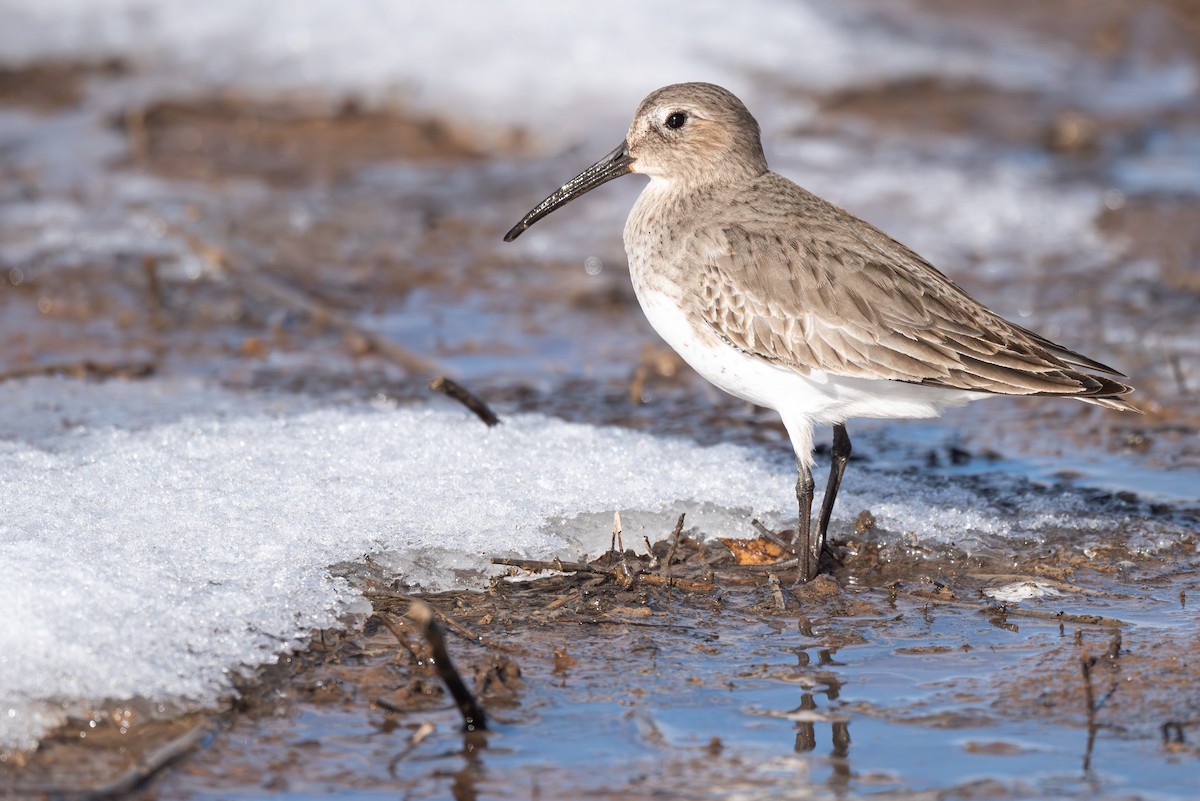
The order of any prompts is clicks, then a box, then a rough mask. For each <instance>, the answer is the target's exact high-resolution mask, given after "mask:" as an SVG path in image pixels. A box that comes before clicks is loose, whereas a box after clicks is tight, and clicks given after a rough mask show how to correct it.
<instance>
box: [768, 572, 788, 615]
mask: <svg viewBox="0 0 1200 801" xmlns="http://www.w3.org/2000/svg"><path fill="white" fill-rule="evenodd" d="M767 584H769V585H771V593H772V594H773V595H774V596H775V608H776V609H778V610H779V611H780V612H782V611H784V610H785V609H787V604H786V603H785V602H784V600H783V588H782V587H780V586H779V577H778V576H776V575H775V574H774V573H768V574H767Z"/></svg>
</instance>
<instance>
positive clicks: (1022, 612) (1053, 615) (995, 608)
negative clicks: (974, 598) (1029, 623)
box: [980, 604, 1128, 628]
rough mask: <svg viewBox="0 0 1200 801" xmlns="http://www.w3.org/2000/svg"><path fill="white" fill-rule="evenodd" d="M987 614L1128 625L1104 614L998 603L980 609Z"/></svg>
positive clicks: (1096, 624)
mask: <svg viewBox="0 0 1200 801" xmlns="http://www.w3.org/2000/svg"><path fill="white" fill-rule="evenodd" d="M980 611H981V612H983V613H984V614H986V615H1003V616H1005V617H1033V618H1038V619H1040V620H1056V621H1059V622H1064V623H1083V624H1085V625H1088V626H1105V627H1108V628H1116V627H1118V626H1125V625H1128V624H1127V623H1126V622H1125V621H1124V620H1119V619H1117V618H1115V617H1103V616H1102V615H1076V614H1073V613H1071V612H1046V611H1043V610H1041V609H1025V608H1023V607H1020V606H1009V605H1007V604H996V605H992V606H986V607H984V608H983V609H981V610H980Z"/></svg>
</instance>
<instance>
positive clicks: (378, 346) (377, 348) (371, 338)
mask: <svg viewBox="0 0 1200 801" xmlns="http://www.w3.org/2000/svg"><path fill="white" fill-rule="evenodd" d="M167 230H168V231H169V232H170V233H171V234H174V235H175V236H178V237H180V238H182V239H183V240H184V242H185V243H186V244H187V246H188V248H189V249H191V251H192V253H193V254H194V255H195V256H197V257H198V258H200V259H202V260H203V261H205V262H207V263H208V264H210V265H212V266H213V267H216V268H219V269H220V270H221V271H223V272H224V273H225V274H226V275H228V276H229V277H230V278H231V279H232V280H234V281H235V282H236V283H237V284H239V285H240V286H241V287H242V289H243V290H244V291H246V292H248V293H249V294H252V295H257V296H259V297H261V298H266V299H269V300H273V301H275V302H277V303H280V304H282V305H283V306H286V307H287V308H289V309H292V310H293V311H297V312H300V313H302V314H305V315H307V316H309V317H311V318H312V319H313V320H315V321H317V322H318V323H320V324H322V325H327V326H329V327H331V328H335V329H337V330H338V331H340V332H342V334H343V335H348V336H351V337H354V338H357V339H358V340H359V341H361V342H366V343H367V345H369V346H370V348H371V350H373V351H374V352H375V353H377V354H379V355H380V356H382V357H384V358H385V359H388V360H389V361H391V362H393V363H395V364H396V365H398V366H399V367H400V368H401V369H403V370H404V372H405V373H407V374H409V375H414V376H430V375H438V374H439V373H442V372H444V371H443V370H442V369H441V368H440V367H439V366H438V365H437V364H435V363H434V362H433V361H431V360H429V359H426V358H424V357H422V356H418V355H417V354H415V353H413V352H412V351H410V350H408V349H407V348H405V347H403V346H402V345H400V344H398V343H396V342H393V341H392V340H390V339H388V338H387V337H385V336H383V335H382V334H379V333H376V332H374V331H370V330H368V329H366V328H363V327H362V326H360V325H358V324H357V323H355V322H354V321H353V320H351V319H350V318H349V317H346V316H344V315H342V314H339V313H338V312H336V311H335V310H333V309H332V308H330V307H329V306H328V305H326V304H325V303H322V302H321V301H319V300H317V299H316V298H314V297H312V296H311V295H308V294H306V293H304V292H301V291H300V290H298V289H296V288H295V287H292V286H289V285H287V284H285V283H283V281H281V280H279V279H277V278H274V277H272V276H271V275H269V274H267V273H266V272H264V271H263V270H261V269H255V270H248V269H242V268H240V267H239V266H238V265H236V264H235V263H234V260H233V259H232V258H231V257H230V255H229V252H228V251H227V250H226V249H224V248H221V247H217V246H214V245H211V244H209V243H208V242H205V241H204V240H203V239H202V238H201V237H199V236H197V235H196V234H193V233H191V232H190V231H186V230H184V229H183V228H180V227H179V226H177V225H171V224H169V223H168V224H167Z"/></svg>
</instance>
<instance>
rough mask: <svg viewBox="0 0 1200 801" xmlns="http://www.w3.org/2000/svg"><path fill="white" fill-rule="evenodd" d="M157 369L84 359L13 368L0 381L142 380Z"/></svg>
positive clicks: (152, 365)
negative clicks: (41, 378)
mask: <svg viewBox="0 0 1200 801" xmlns="http://www.w3.org/2000/svg"><path fill="white" fill-rule="evenodd" d="M157 369H158V365H156V364H155V363H154V362H152V361H137V362H96V361H92V360H91V359H84V360H83V361H79V362H57V363H54V364H33V365H28V366H25V367H14V368H12V369H11V370H6V371H4V372H3V373H0V381H11V380H12V379H15V378H30V377H32V376H39V375H67V376H71V377H72V378H83V377H85V376H91V377H94V378H111V377H113V376H127V377H131V378H144V377H146V376H149V375H153V374H154V372H155V371H156V370H157Z"/></svg>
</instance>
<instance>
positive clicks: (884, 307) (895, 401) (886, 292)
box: [504, 83, 1137, 581]
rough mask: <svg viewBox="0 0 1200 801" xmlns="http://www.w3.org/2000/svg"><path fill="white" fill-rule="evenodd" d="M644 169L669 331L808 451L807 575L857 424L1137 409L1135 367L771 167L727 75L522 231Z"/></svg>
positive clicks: (651, 307)
mask: <svg viewBox="0 0 1200 801" xmlns="http://www.w3.org/2000/svg"><path fill="white" fill-rule="evenodd" d="M627 173H637V174H639V175H645V176H647V177H649V179H650V183H649V184H647V186H646V188H645V189H643V190H642V193H641V195H639V196H638V199H637V202H636V203H635V204H634V207H633V210H632V211H631V212H630V214H629V219H628V221H627V222H626V223H625V252H626V255H627V256H628V259H629V272H630V276H631V278H632V280H633V288H634V292H635V293H636V295H637V298H638V301H639V303H640V304H641V306H642V310H643V311H644V312H645V314H646V317H647V318H648V319H649V321H650V324H651V326H653V328H654V330H655V331H657V332H658V334H659V335H660V336H661V337H662V338H663V339H664V340H666V342H667V344H669V345H670V346H671V347H672V348H674V349H675V350H676V351H677V352H678V353H679V355H680V356H681V357H682V358H683V360H684V361H686V362H687V363H688V364H689V365H691V366H692V367H693V368H694V369H695V370H696V372H698V373H699V374H700V375H702V376H703V377H704V378H706V379H708V380H709V381H710V382H712V383H713V384H715V385H716V386H718V387H720V388H721V389H722V390H724V391H726V392H728V393H730V394H732V395H734V396H736V397H739V398H743V399H745V400H747V401H750V402H751V403H754V404H757V405H759V406H765V407H767V408H771V409H774V410H775V411H776V412H778V413H779V415H780V417H781V418H782V419H783V425H784V428H785V429H786V430H787V433H788V437H789V438H790V440H791V443H792V447H793V448H794V449H795V451H796V467H797V474H798V477H797V482H796V499H797V502H798V504H799V512H800V515H799V520H798V522H797V525H796V529H795V532H794V535H793V538H792V542H791V544H792V548H793V550H794V551H795V554H796V557H797V560H798V563H799V579H800V580H801V581H808V580H810V579H812V578H813V577H815V576H816V574H817V570H818V564H819V561H820V557H821V553H822V551H823V550H824V547H825V539H826V534H827V532H828V528H829V519H830V516H831V515H832V513H833V504H834V499H835V498H836V497H837V492H838V487H839V486H840V485H841V481H842V475H843V473H844V472H845V469H846V462H847V460H848V459H849V457H850V437H849V435H848V434H847V433H846V421H847V420H848V419H852V418H857V417H879V418H901V417H936V416H937V415H938V414H940V412H941V410H942V409H943V408H946V407H950V406H959V405H962V404H965V403H969V402H970V401H974V400H979V399H981V398H986V397H989V396H995V395H1026V396H1030V395H1038V396H1056V397H1064V398H1076V399H1078V400H1081V401H1085V402H1087V403H1093V404H1096V405H1099V406H1104V407H1107V408H1109V409H1119V410H1124V411H1137V408H1136V407H1135V406H1133V405H1132V404H1131V403H1129V402H1128V401H1126V400H1123V399H1122V396H1123V395H1126V394H1128V393H1130V392H1132V391H1133V389H1132V387H1130V386H1127V385H1126V384H1122V383H1120V382H1119V381H1116V380H1114V379H1112V378H1109V377H1107V376H1109V375H1112V376H1121V375H1122V374H1121V373H1119V372H1118V371H1116V370H1114V369H1113V368H1111V367H1108V366H1107V365H1104V364H1101V363H1100V362H1098V361H1095V360H1093V359H1089V358H1087V357H1086V356H1082V355H1080V354H1078V353H1075V352H1074V351H1071V350H1068V349H1067V348H1064V347H1063V346H1061V345H1057V344H1055V343H1053V342H1051V341H1050V340H1048V339H1046V338H1045V337H1042V336H1040V335H1038V334H1036V333H1034V332H1032V331H1029V330H1028V329H1025V328H1022V327H1021V326H1019V325H1017V324H1015V323H1012V322H1009V321H1008V320H1005V319H1004V318H1002V317H1000V316H999V315H998V314H996V313H995V312H993V311H991V310H990V309H988V308H987V307H986V306H984V305H983V304H981V303H980V302H979V301H977V300H975V299H974V298H972V297H971V296H970V295H968V294H967V293H966V292H964V291H963V290H962V289H960V288H959V287H958V286H957V285H956V284H955V283H954V282H953V281H951V280H950V279H949V278H947V277H946V276H945V275H943V274H942V273H941V272H939V271H938V270H937V269H935V268H934V267H933V266H932V265H930V264H929V263H928V262H927V261H925V260H924V259H922V258H921V257H920V256H919V255H917V254H916V253H914V252H913V251H911V250H909V249H908V248H907V247H905V246H904V245H902V244H900V243H899V242H897V241H896V240H894V239H892V238H891V237H889V236H888V235H887V234H885V233H883V232H882V231H880V230H879V229H878V228H875V227H874V226H872V225H870V224H869V223H867V222H864V221H863V220H860V219H858V218H857V217H855V216H854V215H852V214H850V213H849V212H847V211H844V210H843V209H841V208H838V207H837V206H835V205H833V204H832V203H829V202H827V201H825V200H822V199H821V198H819V197H817V196H816V195H814V194H812V193H811V192H808V191H807V190H805V189H803V188H802V187H800V186H798V185H796V184H794V183H792V182H791V181H789V180H788V179H786V178H784V177H782V176H780V175H778V174H776V173H774V172H771V171H770V170H769V169H768V168H767V161H766V158H765V156H764V155H763V149H762V142H761V138H760V133H759V127H758V122H757V121H756V120H755V119H754V117H752V116H751V115H750V112H749V111H747V110H746V107H745V106H744V105H742V102H741V101H740V100H738V99H737V97H735V96H734V95H733V94H732V93H730V92H729V91H728V90H726V89H723V88H722V87H720V86H715V85H713V84H708V83H683V84H675V85H672V86H666V87H663V88H662V89H658V90H657V91H655V92H652V93H651V94H650V95H649V96H648V97H647V98H646V99H645V100H643V101H642V104H641V105H640V106H639V107H638V109H637V113H636V114H635V115H634V117H633V122H632V124H630V126H629V131H628V133H627V135H626V137H625V141H624V142H622V143H621V144H620V145H618V146H617V147H616V149H614V150H613V151H612V152H611V153H609V154H608V155H607V156H605V157H604V158H602V159H600V160H599V161H598V162H596V163H595V164H593V165H592V166H591V167H588V168H587V169H586V170H584V171H583V172H581V173H580V174H579V175H577V176H576V177H574V178H572V179H571V180H570V181H568V182H567V183H565V184H563V186H562V187H561V188H559V189H558V190H557V191H556V192H554V193H553V194H551V195H550V196H549V197H547V198H546V199H545V200H543V201H542V202H541V203H539V204H538V205H537V206H535V207H534V208H533V210H532V211H530V212H529V213H528V214H527V215H525V217H524V218H523V219H522V220H521V221H520V222H519V223H517V224H516V225H515V226H513V228H512V230H510V231H509V232H508V233H507V234H506V235H505V236H504V240H505V241H506V242H511V241H512V240H514V239H516V238H517V237H518V236H520V235H521V233H522V232H523V231H525V229H527V228H529V226H531V225H533V224H534V223H535V222H537V221H538V220H540V219H541V218H542V217H545V216H546V215H547V214H550V213H551V212H552V211H554V210H555V209H557V208H559V207H560V206H563V205H565V204H566V203H569V202H570V201H572V200H574V199H575V198H577V197H579V196H580V195H583V194H584V193H586V192H589V191H591V190H592V189H595V188H596V187H598V186H600V185H601V184H604V183H607V182H608V181H611V180H613V179H615V178H619V177H621V176H622V175H626V174H627ZM1098 374H1102V375H1098ZM1105 374H1106V375H1105ZM818 423H819V424H825V425H832V426H833V447H832V449H831V454H832V461H831V465H830V469H829V482H828V484H827V487H826V490H825V497H824V499H823V501H822V503H821V509H820V514H819V516H818V519H817V527H816V535H815V536H813V531H812V520H811V517H812V501H813V491H814V482H813V477H812V468H813V427H814V425H816V424H818Z"/></svg>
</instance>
